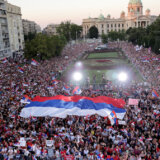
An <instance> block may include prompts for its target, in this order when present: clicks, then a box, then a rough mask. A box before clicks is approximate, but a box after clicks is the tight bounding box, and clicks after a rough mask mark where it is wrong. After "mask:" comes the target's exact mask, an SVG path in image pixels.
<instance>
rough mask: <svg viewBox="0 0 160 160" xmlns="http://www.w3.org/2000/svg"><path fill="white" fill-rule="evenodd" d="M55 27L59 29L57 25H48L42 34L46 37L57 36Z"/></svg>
mask: <svg viewBox="0 0 160 160" xmlns="http://www.w3.org/2000/svg"><path fill="white" fill-rule="evenodd" d="M57 27H59V25H58V24H49V25H48V26H47V27H45V28H44V29H43V33H44V34H47V35H58V33H57Z"/></svg>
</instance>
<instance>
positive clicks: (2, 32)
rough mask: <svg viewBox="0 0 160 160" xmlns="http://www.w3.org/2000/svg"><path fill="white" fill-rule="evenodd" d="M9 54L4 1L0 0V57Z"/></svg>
mask: <svg viewBox="0 0 160 160" xmlns="http://www.w3.org/2000/svg"><path fill="white" fill-rule="evenodd" d="M9 56H11V50H10V42H9V32H8V24H7V11H6V2H5V1H4V0H0V59H2V58H4V57H9Z"/></svg>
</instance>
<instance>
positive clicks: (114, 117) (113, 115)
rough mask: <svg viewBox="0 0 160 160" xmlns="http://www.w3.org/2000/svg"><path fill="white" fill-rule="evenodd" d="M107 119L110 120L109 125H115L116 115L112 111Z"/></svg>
mask: <svg viewBox="0 0 160 160" xmlns="http://www.w3.org/2000/svg"><path fill="white" fill-rule="evenodd" d="M109 119H110V122H111V125H115V124H116V122H117V115H116V112H115V111H114V110H113V111H112V112H111V113H110V115H109Z"/></svg>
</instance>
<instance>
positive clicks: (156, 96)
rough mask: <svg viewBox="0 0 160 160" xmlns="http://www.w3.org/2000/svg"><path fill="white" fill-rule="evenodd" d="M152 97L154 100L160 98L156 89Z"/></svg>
mask: <svg viewBox="0 0 160 160" xmlns="http://www.w3.org/2000/svg"><path fill="white" fill-rule="evenodd" d="M152 97H153V98H158V97H159V94H158V93H157V91H156V90H155V89H153V90H152Z"/></svg>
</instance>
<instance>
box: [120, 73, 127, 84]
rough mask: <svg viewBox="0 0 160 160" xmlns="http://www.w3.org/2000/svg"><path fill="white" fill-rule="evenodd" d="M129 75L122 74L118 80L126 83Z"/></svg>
mask: <svg viewBox="0 0 160 160" xmlns="http://www.w3.org/2000/svg"><path fill="white" fill-rule="evenodd" d="M127 78H128V77H127V74H126V73H124V72H121V73H120V74H119V75H118V80H119V81H121V82H125V81H126V80H127Z"/></svg>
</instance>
